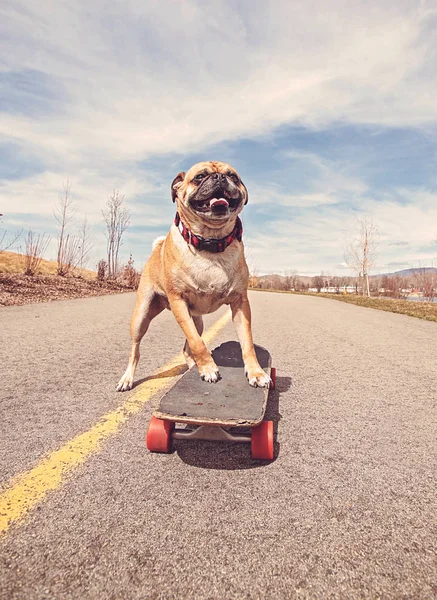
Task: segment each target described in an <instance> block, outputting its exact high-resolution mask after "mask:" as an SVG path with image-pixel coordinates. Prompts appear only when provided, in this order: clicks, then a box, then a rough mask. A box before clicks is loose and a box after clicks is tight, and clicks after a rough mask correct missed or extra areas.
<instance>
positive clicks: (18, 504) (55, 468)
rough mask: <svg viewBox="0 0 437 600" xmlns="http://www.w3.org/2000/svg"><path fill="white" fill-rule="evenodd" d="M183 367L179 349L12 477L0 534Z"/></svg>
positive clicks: (209, 335) (212, 331) (0, 509)
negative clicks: (94, 419) (114, 404)
mask: <svg viewBox="0 0 437 600" xmlns="http://www.w3.org/2000/svg"><path fill="white" fill-rule="evenodd" d="M230 318H231V312H230V311H226V313H225V314H224V315H223V316H222V317H220V319H218V321H216V322H215V323H214V325H212V327H210V328H209V329H208V330H207V331H206V332H205V334H204V335H203V339H204V340H205V343H206V344H209V343H210V342H211V340H212V339H213V338H214V337H215V336H216V335H217V334H218V333H219V332H220V331H221V330H222V329H223V327H225V325H226V324H227V323H228V322H229V321H230ZM184 369H185V360H184V357H183V354H182V352H181V353H179V354H178V355H177V356H175V357H174V358H173V359H172V360H170V361H169V362H168V363H167V364H166V365H164V366H163V367H162V368H161V369H159V371H157V372H156V373H155V374H154V375H153V376H152V377H151V378H150V379H148V380H147V381H145V382H144V383H143V384H141V385H140V386H138V388H137V390H136V391H135V392H134V393H133V394H131V395H130V396H129V398H128V399H127V400H126V401H125V402H123V404H121V405H120V406H119V407H118V408H116V409H115V410H113V411H111V412H109V413H107V414H106V415H104V416H103V417H102V418H101V419H100V421H99V422H98V423H96V424H95V425H94V426H93V427H92V428H91V429H89V430H88V431H85V432H84V433H81V434H79V435H77V436H76V437H74V438H73V439H72V440H70V441H68V442H67V443H66V444H64V446H62V448H59V450H56V451H55V452H52V453H51V454H49V455H48V456H46V457H45V458H43V459H42V460H41V462H40V463H39V464H38V465H37V466H36V467H34V468H33V469H30V470H29V471H26V472H24V473H21V474H19V475H17V476H16V477H14V478H13V479H12V480H11V482H10V483H9V486H8V487H7V488H6V489H5V490H4V491H3V492H2V493H0V536H1V535H2V534H4V533H6V531H7V530H8V529H9V528H10V527H11V526H12V525H13V524H14V523H15V522H16V521H19V520H20V519H22V518H23V517H24V516H26V514H27V513H29V512H30V511H31V510H32V509H33V508H34V507H35V506H36V505H37V504H38V503H39V502H41V501H42V500H44V498H45V497H46V495H47V493H48V492H50V491H51V490H55V489H56V488H58V487H59V486H60V485H61V484H62V483H63V482H64V481H65V480H66V479H67V478H68V477H69V476H70V475H71V474H72V473H73V471H74V470H75V469H76V468H77V467H78V466H79V465H81V464H83V463H84V462H85V461H86V460H87V459H88V458H89V456H91V454H94V453H96V452H98V451H99V450H100V449H101V447H102V444H103V442H104V441H105V440H106V439H107V438H109V437H110V436H112V435H114V434H116V433H117V431H118V430H119V428H120V427H121V425H123V423H125V422H126V421H127V420H128V419H129V417H130V416H132V415H134V414H135V413H137V412H139V411H140V410H141V408H142V407H143V406H144V404H146V402H148V401H149V400H150V398H151V397H152V396H153V395H154V394H156V393H158V392H160V391H163V390H164V389H165V388H167V387H170V386H171V384H172V383H174V381H175V379H176V378H177V377H178V376H179V375H181V374H182V373H183V371H184Z"/></svg>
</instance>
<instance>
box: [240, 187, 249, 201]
mask: <svg viewBox="0 0 437 600" xmlns="http://www.w3.org/2000/svg"><path fill="white" fill-rule="evenodd" d="M241 185H242V186H243V187H244V189H245V190H246V202H245V203H244V206H246V204H247V203H248V202H249V194H248V191H247V187H246V186H245V185H244V183H243V182H241Z"/></svg>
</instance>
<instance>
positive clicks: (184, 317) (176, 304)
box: [168, 295, 220, 383]
mask: <svg viewBox="0 0 437 600" xmlns="http://www.w3.org/2000/svg"><path fill="white" fill-rule="evenodd" d="M168 301H169V304H170V308H171V310H172V312H173V314H174V316H175V318H176V321H177V322H178V323H179V325H180V327H181V329H182V331H183V332H184V333H185V337H186V338H187V342H188V345H189V348H190V350H191V355H192V357H193V358H194V361H195V362H196V365H197V368H198V369H199V374H200V377H201V379H203V380H204V381H208V382H209V383H216V382H217V381H218V380H219V379H220V374H219V370H218V367H217V365H216V364H215V362H214V361H213V359H212V356H211V353H210V352H209V351H208V348H207V347H206V346H205V343H204V341H203V340H202V338H201V337H200V335H199V333H198V331H197V328H196V325H195V323H194V321H193V317H192V316H191V314H190V311H189V309H188V306H187V303H186V302H185V300H184V299H183V298H181V297H179V296H170V295H169V296H168Z"/></svg>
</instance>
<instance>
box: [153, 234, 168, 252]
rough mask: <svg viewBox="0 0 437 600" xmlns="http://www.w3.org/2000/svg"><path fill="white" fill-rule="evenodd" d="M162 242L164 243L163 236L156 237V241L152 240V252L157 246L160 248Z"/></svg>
mask: <svg viewBox="0 0 437 600" xmlns="http://www.w3.org/2000/svg"><path fill="white" fill-rule="evenodd" d="M164 241H165V235H160V236H159V237H157V238H156V240H154V242H153V245H152V250H155V248H157V247H158V246H162V244H163V243H164Z"/></svg>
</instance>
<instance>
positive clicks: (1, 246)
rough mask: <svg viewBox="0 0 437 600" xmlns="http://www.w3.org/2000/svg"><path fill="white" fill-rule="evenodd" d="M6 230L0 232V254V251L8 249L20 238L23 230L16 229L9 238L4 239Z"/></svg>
mask: <svg viewBox="0 0 437 600" xmlns="http://www.w3.org/2000/svg"><path fill="white" fill-rule="evenodd" d="M7 233H8V232H7V231H6V230H5V231H3V233H1V232H0V254H1V253H2V252H6V251H7V250H9V248H12V247H13V246H14V245H15V244H16V243H17V242H18V240H19V239H20V237H21V235H22V233H23V230H21V231H17V232H16V233H15V234H14V235H13V236H12V237H11V238H9V240H7V241H6V235H7Z"/></svg>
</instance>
